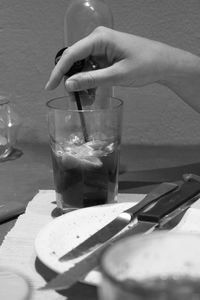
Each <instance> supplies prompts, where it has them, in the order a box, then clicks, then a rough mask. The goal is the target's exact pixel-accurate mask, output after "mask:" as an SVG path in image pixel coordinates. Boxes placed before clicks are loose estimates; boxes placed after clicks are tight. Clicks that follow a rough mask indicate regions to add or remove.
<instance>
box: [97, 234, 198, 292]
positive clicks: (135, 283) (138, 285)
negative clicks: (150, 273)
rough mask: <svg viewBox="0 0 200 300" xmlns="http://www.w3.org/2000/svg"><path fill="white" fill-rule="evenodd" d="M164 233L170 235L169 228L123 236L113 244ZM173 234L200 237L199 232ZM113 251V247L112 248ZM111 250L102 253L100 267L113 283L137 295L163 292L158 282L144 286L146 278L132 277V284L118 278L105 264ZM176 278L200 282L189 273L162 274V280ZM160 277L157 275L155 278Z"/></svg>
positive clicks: (155, 237)
mask: <svg viewBox="0 0 200 300" xmlns="http://www.w3.org/2000/svg"><path fill="white" fill-rule="evenodd" d="M163 235H166V236H167V235H168V231H167V230H164V231H163V232H153V233H152V234H151V236H150V235H146V236H140V235H137V236H132V237H131V236H130V237H126V238H123V239H122V240H121V241H119V242H117V243H116V244H114V245H113V246H112V248H115V246H116V245H119V244H122V243H123V242H125V241H126V240H127V241H128V240H130V239H133V241H134V242H136V243H137V241H140V240H143V239H152V238H153V239H158V238H159V237H160V236H161V237H162V236H163ZM171 236H175V237H188V238H192V237H197V238H198V239H199V234H197V233H189V232H188V233H187V232H173V233H172V232H171ZM111 251H112V249H111ZM109 252H110V247H109V248H108V249H105V250H104V251H103V252H102V255H101V257H100V269H101V273H102V275H103V276H104V277H105V278H106V279H108V280H109V281H110V282H111V283H112V284H114V285H115V286H118V287H119V288H120V289H122V290H123V291H127V292H132V293H133V291H134V292H135V294H136V295H139V294H140V293H143V294H146V293H148V294H149V295H150V293H155V294H157V295H159V294H160V293H162V292H163V290H161V289H160V290H159V289H158V288H157V287H158V286H157V284H156V286H154V285H153V286H144V283H145V280H144V281H142V280H137V279H131V286H130V284H128V283H126V282H125V281H120V280H118V279H117V277H116V276H115V275H114V274H113V273H112V272H111V271H110V270H109V268H108V267H106V264H105V257H106V255H107V253H109ZM170 278H172V279H174V281H176V280H178V281H179V280H180V281H181V280H182V281H184V280H187V279H188V280H190V281H198V282H199V278H194V277H192V276H191V277H190V276H187V275H183V276H180V277H176V276H170V277H169V276H166V277H164V276H160V278H159V279H160V280H161V281H162V280H166V279H170ZM156 279H158V278H157V277H155V280H156Z"/></svg>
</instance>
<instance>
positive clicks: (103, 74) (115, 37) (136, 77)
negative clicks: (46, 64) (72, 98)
mask: <svg viewBox="0 0 200 300" xmlns="http://www.w3.org/2000/svg"><path fill="white" fill-rule="evenodd" d="M167 47H168V46H167V45H165V44H162V43H159V42H156V41H152V40H148V39H146V38H142V37H138V36H134V35H131V34H127V33H122V32H118V31H115V30H112V29H108V28H105V27H98V28H96V29H95V30H94V31H93V32H92V33H91V34H90V35H88V36H87V37H85V38H84V39H82V40H80V41H78V42H77V43H75V44H74V45H72V46H71V47H69V48H68V49H67V50H65V52H64V53H63V55H62V57H61V59H60V60H59V62H58V63H57V65H56V66H55V68H54V69H53V71H52V73H51V76H50V79H49V81H48V83H47V85H46V89H48V90H51V89H54V88H56V87H57V86H58V85H59V83H60V82H61V80H62V78H63V77H64V75H65V74H66V73H67V72H68V71H69V69H70V68H71V66H72V65H73V64H74V63H75V62H76V61H78V60H81V59H85V58H87V57H89V56H92V57H93V58H94V60H96V61H97V63H98V65H99V66H100V69H98V70H93V71H84V72H80V73H77V74H75V75H73V76H71V77H69V78H67V79H66V81H65V86H66V89H67V91H69V92H73V91H81V90H86V89H91V88H95V87H97V86H112V85H123V86H134V87H138V86H143V85H146V84H150V83H153V82H156V81H158V80H163V79H164V75H165V72H164V70H165V69H166V61H165V60H163V51H165V52H166V48H167Z"/></svg>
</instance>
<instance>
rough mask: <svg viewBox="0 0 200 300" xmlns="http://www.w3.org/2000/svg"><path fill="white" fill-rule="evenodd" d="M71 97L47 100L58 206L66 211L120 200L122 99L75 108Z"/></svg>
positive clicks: (112, 99)
mask: <svg viewBox="0 0 200 300" xmlns="http://www.w3.org/2000/svg"><path fill="white" fill-rule="evenodd" d="M70 103H71V99H69V98H68V97H67V96H66V97H60V98H55V99H52V100H50V101H48V102H47V107H48V129H49V140H50V149H51V155H52V165H53V174H54V183H55V190H56V201H57V206H58V208H59V209H60V210H61V211H63V212H64V211H66V210H69V209H75V208H81V207H88V206H93V205H98V204H106V203H112V202H115V201H116V197H117V191H118V169H119V152H120V141H121V124H122V106H123V105H122V104H123V103H122V101H121V100H119V99H116V98H112V97H111V98H109V99H107V106H106V107H104V108H100V107H98V104H96V106H91V107H90V106H89V107H87V108H84V109H76V108H74V109H72V108H71V105H70Z"/></svg>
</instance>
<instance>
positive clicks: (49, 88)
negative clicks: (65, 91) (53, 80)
mask: <svg viewBox="0 0 200 300" xmlns="http://www.w3.org/2000/svg"><path fill="white" fill-rule="evenodd" d="M45 90H47V91H48V90H51V86H50V83H49V81H48V82H47V84H46V85H45Z"/></svg>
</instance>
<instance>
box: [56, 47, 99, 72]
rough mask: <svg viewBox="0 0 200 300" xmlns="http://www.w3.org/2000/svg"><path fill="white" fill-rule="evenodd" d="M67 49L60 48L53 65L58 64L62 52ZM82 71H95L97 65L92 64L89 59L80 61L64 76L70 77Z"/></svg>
mask: <svg viewBox="0 0 200 300" xmlns="http://www.w3.org/2000/svg"><path fill="white" fill-rule="evenodd" d="M67 48H68V47H65V48H62V49H61V50H59V51H58V53H57V54H56V57H55V65H56V64H57V63H58V62H59V60H60V58H61V56H62V55H63V52H64V51H65V50H66V49H67ZM84 69H87V70H96V69H98V65H97V63H96V62H94V61H93V60H92V59H91V58H90V57H89V58H87V59H82V60H78V61H76V62H75V63H74V64H73V66H72V67H71V68H70V70H69V71H68V72H67V73H66V74H65V76H67V77H70V76H72V75H74V74H76V73H80V72H82V71H83V70H84Z"/></svg>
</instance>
